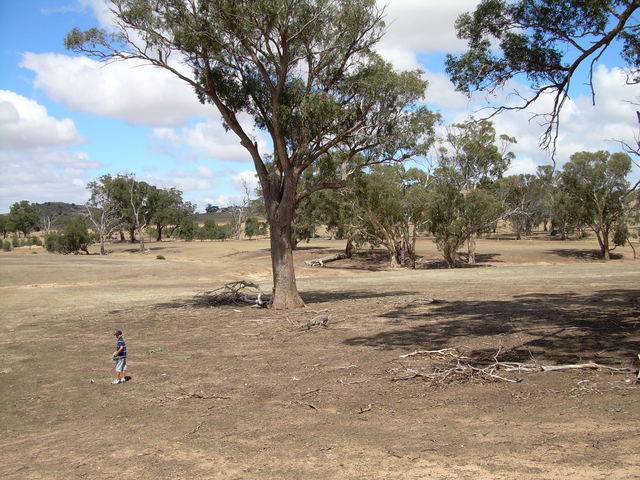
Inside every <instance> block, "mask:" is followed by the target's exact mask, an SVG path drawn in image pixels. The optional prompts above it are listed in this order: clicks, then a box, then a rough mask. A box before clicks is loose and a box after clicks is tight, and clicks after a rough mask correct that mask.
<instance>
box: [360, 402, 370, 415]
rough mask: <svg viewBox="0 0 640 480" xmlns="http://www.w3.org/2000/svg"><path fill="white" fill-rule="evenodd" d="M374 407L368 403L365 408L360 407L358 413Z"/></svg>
mask: <svg viewBox="0 0 640 480" xmlns="http://www.w3.org/2000/svg"><path fill="white" fill-rule="evenodd" d="M372 407H373V406H372V405H371V404H369V405H367V406H366V407H365V408H362V407H360V411H359V412H356V413H358V414H361V413H365V412H369V411H371V408H372Z"/></svg>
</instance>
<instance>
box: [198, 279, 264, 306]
mask: <svg viewBox="0 0 640 480" xmlns="http://www.w3.org/2000/svg"><path fill="white" fill-rule="evenodd" d="M267 297H268V296H267V295H265V294H264V293H263V292H262V290H260V287H259V286H258V285H256V284H255V283H252V282H247V281H246V280H238V281H235V282H230V283H227V284H225V285H223V286H221V287H218V288H216V289H215V290H210V291H208V292H202V293H199V294H198V295H196V296H195V300H196V303H197V304H200V305H206V306H210V307H218V306H221V305H255V306H259V307H265V308H266V307H267V304H268V303H269V301H268V298H267Z"/></svg>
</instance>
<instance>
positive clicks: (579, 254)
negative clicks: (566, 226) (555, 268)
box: [544, 248, 622, 260]
mask: <svg viewBox="0 0 640 480" xmlns="http://www.w3.org/2000/svg"><path fill="white" fill-rule="evenodd" d="M544 253H546V254H550V255H558V256H559V257H564V258H575V259H576V260H602V257H600V250H580V249H577V248H566V249H557V250H547V251H546V252H544ZM609 255H610V256H611V260H619V259H621V258H622V255H620V254H618V253H610V254H609Z"/></svg>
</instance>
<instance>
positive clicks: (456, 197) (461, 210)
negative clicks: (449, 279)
mask: <svg viewBox="0 0 640 480" xmlns="http://www.w3.org/2000/svg"><path fill="white" fill-rule="evenodd" d="M440 175H445V174H444V173H442V172H441V173H440ZM427 205H428V210H427V211H428V218H429V228H430V230H431V233H433V235H434V237H435V242H436V245H437V247H438V250H440V251H441V252H442V256H443V257H444V259H445V261H446V262H447V265H448V266H449V267H456V266H457V265H458V259H457V256H458V253H457V252H458V250H459V249H460V248H461V247H462V246H463V245H464V243H465V242H466V241H468V240H469V238H470V237H471V235H474V234H480V233H483V232H487V231H490V230H491V228H492V227H493V224H494V223H495V222H496V221H497V220H498V219H499V218H500V217H501V215H502V214H503V212H504V210H503V206H502V204H501V203H500V201H499V200H498V199H497V198H496V197H495V196H494V195H493V194H492V193H491V192H489V191H486V190H482V189H476V190H472V191H470V192H466V193H463V192H462V191H460V189H459V188H457V186H456V185H455V183H453V182H450V181H448V180H447V179H446V176H445V179H444V181H443V180H442V179H436V184H435V188H434V189H433V191H432V192H431V194H430V196H429V198H428V202H427Z"/></svg>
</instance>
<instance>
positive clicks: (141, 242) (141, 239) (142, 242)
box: [138, 227, 144, 253]
mask: <svg viewBox="0 0 640 480" xmlns="http://www.w3.org/2000/svg"><path fill="white" fill-rule="evenodd" d="M143 228H144V227H139V228H138V235H139V236H140V253H144V231H143V230H142V229H143Z"/></svg>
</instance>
